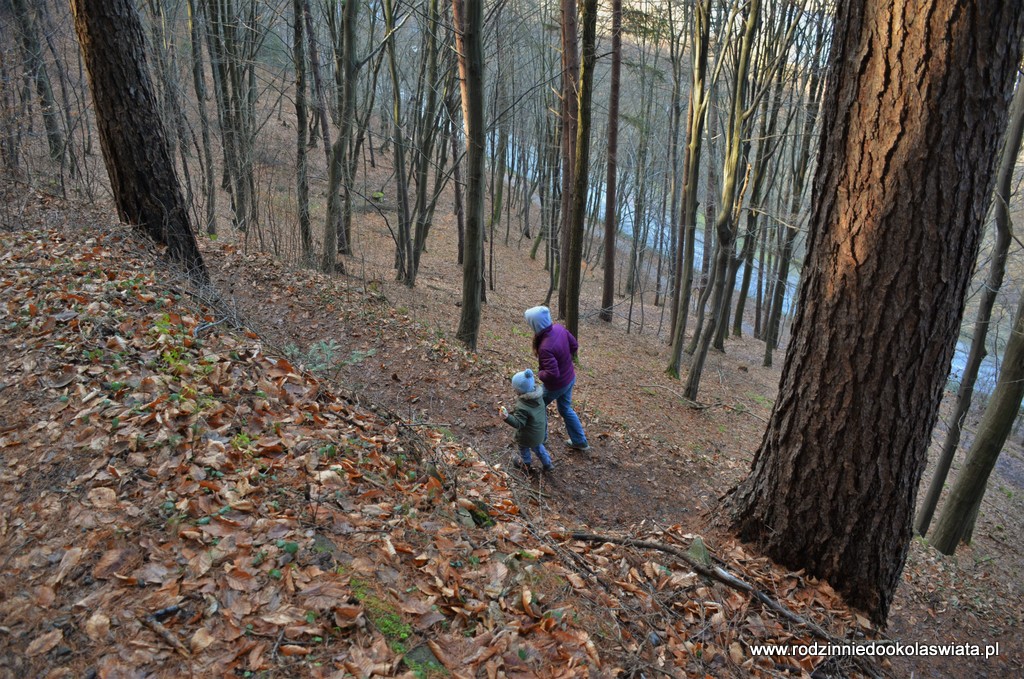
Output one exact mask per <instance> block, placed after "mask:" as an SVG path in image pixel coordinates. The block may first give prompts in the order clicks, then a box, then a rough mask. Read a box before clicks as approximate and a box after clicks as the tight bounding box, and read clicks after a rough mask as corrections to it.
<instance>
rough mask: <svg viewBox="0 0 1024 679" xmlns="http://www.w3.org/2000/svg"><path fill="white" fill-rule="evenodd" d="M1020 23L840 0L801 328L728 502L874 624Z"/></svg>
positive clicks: (975, 228) (938, 387) (915, 471)
mask: <svg viewBox="0 0 1024 679" xmlns="http://www.w3.org/2000/svg"><path fill="white" fill-rule="evenodd" d="M897 11H902V12H906V13H907V15H906V16H903V15H902V14H899V15H894V12H897ZM1022 35H1024V2H1022V1H1021V0H1015V1H1013V2H1004V3H974V2H968V1H966V0H958V1H954V0H929V1H927V2H922V3H916V4H915V5H914V6H913V7H911V6H910V5H906V6H903V5H897V6H893V5H891V4H888V3H882V2H878V1H874V0H857V1H852V2H849V3H841V4H840V5H839V10H838V14H837V16H836V29H835V34H834V38H833V40H834V41H835V42H834V45H833V55H832V57H831V72H830V80H829V89H828V93H827V95H826V97H825V103H824V121H823V123H824V124H823V129H824V130H825V134H824V136H823V138H822V143H821V146H820V148H819V155H818V169H817V176H816V179H815V191H814V200H813V205H812V211H811V217H810V227H811V235H810V241H809V245H808V255H807V259H806V264H805V270H804V278H803V281H802V283H801V287H800V304H799V310H798V312H797V317H796V320H795V323H794V327H793V338H792V340H791V341H790V344H789V349H788V351H787V354H786V362H785V366H784V368H783V372H782V380H781V384H780V387H779V395H778V399H777V400H776V404H775V408H774V410H773V412H772V417H771V420H770V423H769V426H768V429H767V431H766V432H765V436H764V439H763V441H762V443H761V447H760V449H759V450H758V452H757V454H756V455H755V457H754V461H753V464H752V469H751V474H750V476H749V477H748V478H747V479H746V480H745V481H744V482H742V483H741V484H740V485H739V486H738V487H737V488H736V489H735V491H734V493H733V496H732V499H731V501H732V504H733V507H732V509H733V519H734V521H735V528H736V529H737V530H738V532H739V534H740V536H741V537H742V538H743V539H746V540H753V541H756V542H757V543H759V544H760V545H761V546H762V547H763V548H764V550H765V551H766V552H767V553H768V554H769V555H771V556H772V557H773V558H775V559H776V560H778V561H779V562H781V563H784V564H787V565H789V566H790V567H795V568H805V569H807V571H808V572H809V573H811V574H813V575H816V576H820V577H823V578H825V579H827V580H829V581H830V582H831V584H832V585H833V586H834V587H836V589H838V590H839V591H841V592H842V593H843V594H844V595H845V596H846V597H847V601H848V602H849V603H850V604H852V605H853V606H856V607H859V608H863V609H865V610H866V611H867V612H868V613H869V615H870V616H871V617H872V618H873V619H874V620H875V621H879V622H880V621H884V620H885V618H886V615H887V614H888V611H889V607H890V604H891V603H892V598H893V594H894V593H895V591H896V586H897V585H898V583H899V578H900V573H901V571H902V569H903V563H904V560H905V557H906V553H907V547H908V545H909V543H910V538H911V533H912V520H913V509H914V499H915V495H916V492H917V485H918V482H919V481H920V477H921V472H922V470H923V469H924V465H925V461H926V455H927V449H928V444H929V441H930V437H931V430H932V426H933V425H934V423H935V418H936V412H937V409H938V405H939V401H940V399H941V397H942V390H943V387H944V385H945V380H946V375H947V373H948V371H949V365H950V361H951V359H952V356H953V347H954V344H955V342H956V338H957V335H958V334H959V329H960V319H961V315H962V308H963V300H964V294H965V292H966V290H967V285H968V282H969V279H970V275H971V268H972V264H973V261H974V257H975V255H976V254H977V250H978V242H979V239H980V233H981V227H982V224H983V222H984V217H985V206H986V203H987V198H988V195H989V192H990V189H991V185H992V176H993V160H994V158H995V156H996V152H997V150H998V145H999V140H1000V135H1001V133H1002V131H1003V126H1004V124H1005V122H1006V111H1007V107H1008V104H1009V98H1010V94H1011V92H1012V85H1013V77H1014V74H1015V72H1016V69H1017V65H1018V63H1019V59H1020V53H1021V37H1022ZM910 253H912V254H913V256H909V254H910Z"/></svg>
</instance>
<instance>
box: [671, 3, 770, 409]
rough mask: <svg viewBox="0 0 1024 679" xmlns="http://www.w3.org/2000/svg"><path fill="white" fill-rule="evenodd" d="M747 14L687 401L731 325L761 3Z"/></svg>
mask: <svg viewBox="0 0 1024 679" xmlns="http://www.w3.org/2000/svg"><path fill="white" fill-rule="evenodd" d="M747 12H748V14H747V17H746V20H745V22H746V26H745V28H744V34H743V41H742V43H741V45H740V49H739V54H738V57H737V63H736V71H735V75H734V77H735V79H736V82H735V85H734V89H733V94H732V106H731V108H730V112H729V127H728V129H727V130H726V138H725V144H726V157H725V163H724V166H723V171H724V180H723V182H722V202H721V205H720V206H719V209H718V216H717V217H716V218H715V233H716V235H717V236H718V238H717V246H716V247H715V259H716V262H715V275H714V276H713V277H712V279H711V282H710V285H711V286H712V291H713V292H712V294H711V316H710V318H709V319H708V323H707V325H706V326H705V327H704V329H703V332H702V333H701V335H700V343H699V344H698V345H697V350H696V351H695V352H694V355H693V360H692V361H691V363H690V372H689V374H688V375H687V379H686V388H685V390H684V391H683V393H684V395H685V396H686V398H688V399H690V400H692V401H696V400H697V391H698V388H699V386H700V379H701V376H702V374H703V371H704V361H705V360H706V359H707V353H708V349H709V348H710V346H711V341H712V340H713V339H714V337H715V334H716V333H717V332H718V329H719V328H718V326H719V324H720V323H725V322H727V319H728V316H729V309H728V308H727V307H726V305H725V302H726V299H727V291H726V286H731V285H732V283H731V282H730V281H729V280H728V272H729V259H730V258H731V257H732V248H733V244H734V242H735V240H736V231H735V225H734V221H735V219H734V216H735V207H734V203H735V200H736V193H737V183H738V181H739V175H740V170H741V157H740V156H741V154H740V149H741V148H742V145H743V139H742V137H743V128H744V123H745V117H746V114H745V108H746V89H745V86H746V80H747V69H748V68H749V66H750V57H751V51H752V48H753V42H754V34H755V32H756V30H757V26H758V23H759V22H760V14H761V2H760V0H751V2H750V5H749V6H748V8H747ZM704 247H705V248H707V243H705V244H704Z"/></svg>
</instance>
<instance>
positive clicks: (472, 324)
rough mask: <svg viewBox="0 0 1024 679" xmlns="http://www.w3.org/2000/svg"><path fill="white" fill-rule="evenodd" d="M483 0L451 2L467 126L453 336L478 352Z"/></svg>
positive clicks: (482, 140)
mask: <svg viewBox="0 0 1024 679" xmlns="http://www.w3.org/2000/svg"><path fill="white" fill-rule="evenodd" d="M482 5H483V0H452V10H453V12H452V14H453V18H454V22H455V46H456V50H457V51H458V54H459V77H460V79H461V81H462V118H463V121H464V122H465V126H466V252H465V257H464V260H463V265H462V314H461V316H460V318H459V329H458V332H457V333H456V336H457V337H458V338H459V341H461V342H462V343H463V344H465V345H466V346H467V347H468V348H469V350H470V351H476V343H477V336H478V335H479V333H480V314H481V308H480V303H481V291H482V288H483V271H484V270H483V254H484V250H483V234H484V148H485V145H486V134H487V132H486V130H485V129H484V49H483V7H482Z"/></svg>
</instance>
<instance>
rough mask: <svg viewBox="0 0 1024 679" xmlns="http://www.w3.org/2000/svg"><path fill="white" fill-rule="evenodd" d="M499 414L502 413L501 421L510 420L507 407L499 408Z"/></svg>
mask: <svg viewBox="0 0 1024 679" xmlns="http://www.w3.org/2000/svg"><path fill="white" fill-rule="evenodd" d="M498 412H499V413H501V419H503V420H504V419H507V418H508V409H507V408H506V407H505V406H498Z"/></svg>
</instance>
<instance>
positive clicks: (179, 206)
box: [71, 0, 209, 284]
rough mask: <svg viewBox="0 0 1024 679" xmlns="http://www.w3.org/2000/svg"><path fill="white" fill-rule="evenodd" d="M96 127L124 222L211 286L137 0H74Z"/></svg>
mask: <svg viewBox="0 0 1024 679" xmlns="http://www.w3.org/2000/svg"><path fill="white" fill-rule="evenodd" d="M71 8H72V11H73V12H74V15H75V31H76V33H77V34H78V42H79V44H80V46H81V49H82V56H83V57H84V59H85V65H86V68H87V69H88V72H89V82H90V84H91V86H92V97H93V105H94V107H95V110H96V125H97V127H98V129H99V135H100V143H101V146H102V148H103V160H104V162H105V163H106V166H107V174H108V175H109V177H110V187H111V189H112V191H113V193H114V202H115V203H116V204H117V212H118V215H119V216H120V217H121V219H122V221H124V222H126V223H128V224H132V225H133V226H136V227H138V228H139V229H140V230H141V231H143V232H144V233H146V234H147V235H148V236H149V237H150V238H152V239H153V240H154V241H156V242H157V243H159V244H160V245H165V246H167V254H168V256H169V257H170V258H171V259H172V260H173V261H175V262H177V263H178V264H180V265H181V266H182V267H183V268H184V269H185V271H186V273H187V274H188V275H189V276H190V277H191V278H192V279H193V280H194V281H196V282H197V283H200V284H207V283H209V277H208V275H207V272H206V267H205V266H204V264H203V258H202V255H201V254H200V253H199V248H198V246H197V245H196V240H195V236H194V235H193V233H192V225H191V224H190V223H189V219H188V209H187V207H186V206H185V202H184V200H183V199H182V197H181V190H180V188H179V186H178V177H177V174H176V173H175V171H174V162H173V161H172V160H171V154H170V150H169V149H168V148H167V140H166V138H165V137H164V134H163V124H162V122H161V120H160V113H159V110H158V107H157V103H156V97H155V95H154V92H153V85H152V82H151V81H150V75H149V70H148V67H147V65H146V48H145V35H144V33H143V31H142V23H141V21H140V19H139V15H138V13H137V12H136V10H135V6H134V5H133V4H132V1H131V0H73V2H72V3H71Z"/></svg>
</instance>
